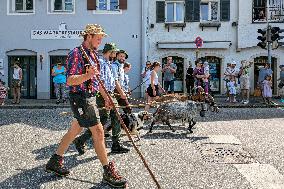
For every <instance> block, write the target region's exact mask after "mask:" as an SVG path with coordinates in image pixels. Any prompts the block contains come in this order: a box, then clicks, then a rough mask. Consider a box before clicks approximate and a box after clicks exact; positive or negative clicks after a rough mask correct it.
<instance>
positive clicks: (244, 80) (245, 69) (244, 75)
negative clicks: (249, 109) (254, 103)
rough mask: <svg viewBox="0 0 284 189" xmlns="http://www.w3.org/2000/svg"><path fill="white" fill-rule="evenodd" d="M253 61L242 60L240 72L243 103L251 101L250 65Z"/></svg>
mask: <svg viewBox="0 0 284 189" xmlns="http://www.w3.org/2000/svg"><path fill="white" fill-rule="evenodd" d="M252 64H253V62H247V61H245V60H242V61H241V67H240V72H239V77H240V84H241V93H242V101H241V103H243V104H248V103H249V89H250V80H249V76H250V67H251V65H252Z"/></svg>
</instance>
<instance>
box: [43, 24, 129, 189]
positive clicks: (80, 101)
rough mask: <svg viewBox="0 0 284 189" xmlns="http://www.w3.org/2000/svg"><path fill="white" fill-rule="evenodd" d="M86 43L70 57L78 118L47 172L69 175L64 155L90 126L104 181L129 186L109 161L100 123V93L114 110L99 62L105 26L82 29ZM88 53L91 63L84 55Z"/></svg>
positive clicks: (72, 100) (71, 90)
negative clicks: (103, 86)
mask: <svg viewBox="0 0 284 189" xmlns="http://www.w3.org/2000/svg"><path fill="white" fill-rule="evenodd" d="M82 36H83V37H84V42H83V43H82V45H81V46H80V47H76V48H74V49H73V50H72V51H71V52H70V53H69V55H68V58H67V85H68V86H69V97H70V105H71V109H72V112H73V114H74V119H73V121H72V123H71V128H70V129H69V130H68V132H67V133H66V134H65V135H64V136H63V138H62V140H61V142H60V144H59V147H58V149H57V150H56V152H55V154H54V155H53V156H52V157H51V158H50V160H49V161H48V163H47V165H46V171H47V172H53V173H55V174H56V175H59V176H66V175H68V174H69V171H68V170H67V169H66V168H65V167H64V166H63V154H64V152H65V151H66V150H67V149H68V147H69V145H70V144H71V143H72V141H73V140H74V139H75V137H76V136H77V135H78V134H79V133H80V132H81V131H82V130H83V128H88V129H89V130H90V131H91V133H92V137H93V142H94V147H95V151H96V153H97V156H98V159H99V160H100V162H101V164H102V166H103V170H104V171H103V181H104V182H106V183H108V184H109V185H111V186H114V187H121V188H122V187H125V186H126V184H127V181H126V180H125V179H124V178H123V177H121V176H120V175H119V174H118V172H117V171H116V170H115V165H114V163H113V162H109V161H108V158H107V152H106V148H105V141H104V130H103V126H102V124H101V122H100V117H99V111H98V108H97V105H96V94H97V92H100V94H101V95H102V97H103V98H104V102H105V108H106V109H110V108H111V105H110V101H109V99H108V97H107V95H106V93H105V92H104V91H103V90H102V87H100V86H99V84H98V81H97V77H98V76H99V69H100V67H99V66H100V65H99V63H98V61H97V54H96V50H97V49H98V48H99V46H100V44H101V42H102V39H103V38H104V37H105V36H106V34H105V32H104V31H103V29H102V27H101V26H99V25H95V24H88V25H87V26H86V28H85V30H84V31H83V32H82ZM84 51H85V52H86V54H87V56H88V57H89V59H90V63H91V65H90V64H89V62H88V61H87V60H86V58H87V57H84V56H83V52H84Z"/></svg>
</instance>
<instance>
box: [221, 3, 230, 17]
mask: <svg viewBox="0 0 284 189" xmlns="http://www.w3.org/2000/svg"><path fill="white" fill-rule="evenodd" d="M220 4H221V12H220V15H221V16H220V17H221V19H220V20H221V21H230V0H220Z"/></svg>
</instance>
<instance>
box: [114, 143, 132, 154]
mask: <svg viewBox="0 0 284 189" xmlns="http://www.w3.org/2000/svg"><path fill="white" fill-rule="evenodd" d="M129 151H130V150H129V149H128V148H124V147H123V146H121V145H120V144H119V143H118V142H117V143H113V144H112V147H111V153H114V154H123V153H127V152H129Z"/></svg>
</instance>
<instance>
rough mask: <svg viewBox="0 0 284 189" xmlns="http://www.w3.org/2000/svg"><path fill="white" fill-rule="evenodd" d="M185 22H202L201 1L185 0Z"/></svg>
mask: <svg viewBox="0 0 284 189" xmlns="http://www.w3.org/2000/svg"><path fill="white" fill-rule="evenodd" d="M185 21H186V22H199V21H200V0H185Z"/></svg>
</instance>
